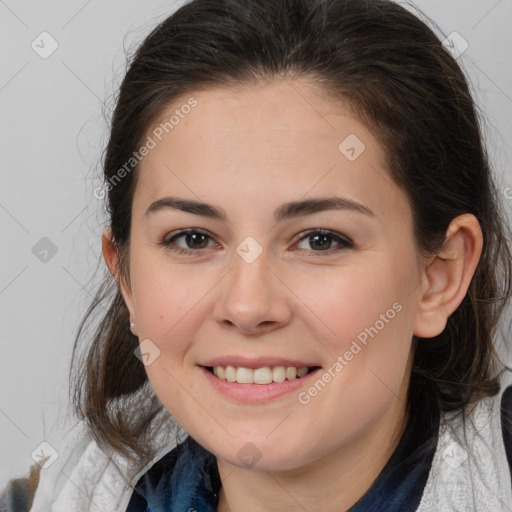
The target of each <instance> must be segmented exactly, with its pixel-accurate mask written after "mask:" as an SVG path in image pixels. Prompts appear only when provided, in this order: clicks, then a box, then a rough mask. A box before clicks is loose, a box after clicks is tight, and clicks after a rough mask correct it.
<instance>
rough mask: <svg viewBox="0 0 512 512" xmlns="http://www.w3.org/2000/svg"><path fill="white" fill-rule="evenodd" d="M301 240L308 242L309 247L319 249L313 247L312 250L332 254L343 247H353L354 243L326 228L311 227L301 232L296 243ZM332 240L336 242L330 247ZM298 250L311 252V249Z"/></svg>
mask: <svg viewBox="0 0 512 512" xmlns="http://www.w3.org/2000/svg"><path fill="white" fill-rule="evenodd" d="M303 241H305V242H306V243H307V244H309V245H310V247H316V248H317V249H319V250H315V249H313V250H312V252H317V253H318V252H320V253H324V254H332V253H333V252H338V251H341V250H343V249H353V248H355V244H354V243H353V242H352V241H350V240H349V239H348V238H345V237H343V236H341V235H340V234H338V233H336V232H334V231H329V230H328V229H311V230H309V231H306V233H303V234H302V237H301V238H300V239H299V244H296V245H300V243H303ZM333 241H334V242H335V243H336V244H337V246H335V247H332V244H333ZM294 250H295V249H294ZM298 250H299V251H303V250H306V251H310V252H311V249H298Z"/></svg>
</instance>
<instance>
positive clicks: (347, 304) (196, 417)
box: [103, 79, 482, 512]
mask: <svg viewBox="0 0 512 512" xmlns="http://www.w3.org/2000/svg"><path fill="white" fill-rule="evenodd" d="M190 96H193V97H194V98H195V99H196V100H197V102H198V104H197V106H196V107H195V108H194V109H192V111H191V112H190V113H189V114H188V115H187V116H185V117H184V118H183V119H181V120H180V122H179V124H178V125H176V126H175V127H174V129H173V130H172V131H171V132H169V134H168V135H167V136H166V137H165V138H163V140H162V141H161V142H159V143H158V144H157V146H156V147H155V148H154V149H152V150H151V152H150V153H149V154H148V155H147V156H146V157H145V158H144V160H143V161H142V163H141V167H140V169H139V170H140V176H139V182H138V185H137V188H136V191H135V194H134V200H133V215H132V227H131V246H130V267H129V282H128V281H127V282H125V281H124V280H123V279H120V277H121V275H120V273H119V266H118V254H117V252H116V248H115V246H114V245H113V243H112V238H111V232H110V230H109V229H107V230H105V232H104V234H103V254H104V257H105V261H106V262H107V265H108V266H109V269H110V271H111V272H112V273H113V275H114V276H115V277H116V278H117V279H118V282H119V285H120V286H121V290H122V293H123V297H124V299H125V303H126V305H127V307H128V309H129V312H130V321H131V322H133V323H134V324H135V326H134V327H133V332H134V333H135V334H136V335H137V336H138V337H139V339H140V340H141V341H142V340H145V339H148V338H149V339H150V340H151V341H152V343H154V344H155V345H156V346H157V347H158V349H159V350H160V355H159V356H158V357H157V358H156V359H155V360H154V362H152V363H151V364H150V365H148V366H146V367H145V368H146V371H147V374H148V378H149V380H150V383H151V385H152V387H153V389H154V391H155V393H156V394H157V396H158V397H159V399H160V400H161V402H162V403H163V405H164V406H165V407H166V408H167V409H168V410H169V411H170V413H171V414H172V415H173V416H174V418H175V419H176V420H177V421H178V423H179V424H180V425H181V426H182V427H183V428H185V430H186V431H187V432H189V434H190V435H191V436H192V437H193V438H195V439H196V440H197V441H198V442H199V443H200V444H201V445H203V446H204V447H205V448H206V449H208V450H209V451H211V452H212V453H213V454H215V456H216V457H217V464H218V469H219V474H220V476H221V479H222V491H221V495H220V501H219V505H218V509H217V510H218V511H221V512H225V511H232V512H241V511H244V512H256V511H274V510H276V511H277V510H279V511H281V510H291V511H295V510H297V511H299V510H300V511H303V510H309V511H313V510H322V511H333V512H334V511H336V512H339V511H340V510H347V509H348V508H349V507H350V506H352V505H353V504H354V503H355V502H357V500H358V499H359V498H360V497H361V496H362V495H363V494H364V493H365V492H366V491H367V490H368V489H369V487H370V486H371V484H372V483H373V481H374V480H375V478H376V477H377V476H378V474H379V472H380V471H381V470H382V468H383V467H384V465H385V464H386V462H387V460H388V459H389V457H390V456H391V454H392V452H393V450H394V449H395V448H396V445H397V443H398V441H399V438H400V435H401V434H402V432H403V428H404V425H405V421H406V408H405V404H406V394H407V387H408V382H409V375H410V365H411V360H412V351H411V347H412V345H411V344H412V336H413V334H414V335H417V336H419V337H422V338H429V337H432V336H436V335H437V334H439V333H440V332H442V331H443V329H444V327H445V325H446V320H447V318H448V316H449V315H450V314H451V313H452V312H453V311H454V310H455V309H456V308H457V307H458V305H459V304H460V303H461V301H462V299H463V298H464V296H465V294H466V291H467V288H468V286H469V283H470V280H471V277H472V275H473V273H474V271H475V268H476V265H477V263H478V259H479V257H480V253H481V249H482V233H481V230H480V227H479V224H478V221H477V220H476V218H475V217H474V216H472V215H469V214H465V215H461V216H460V217H457V218H456V219H454V220H453V222H452V223H451V224H450V226H449V228H448V236H447V242H446V244H445V246H444V247H443V249H442V251H440V252H439V253H438V254H437V255H431V256H429V257H426V256H421V255H420V254H419V252H418V249H417V247H416V245H415V243H414V240H413V236H412V233H413V231H412V213H411V209H410V206H409V202H408V198H407V196H406V195H405V194H404V192H403V191H402V190H401V189H399V188H398V187H397V186H396V185H395V184H394V182H393V181H392V179H391V177H390V175H389V173H388V171H387V170H386V162H385V157H384V153H383V148H382V147H381V145H380V144H379V142H378V140H377V138H376V137H375V135H374V134H372V133H371V132H370V131H369V130H368V128H366V127H365V126H364V125H363V124H362V123H361V122H360V121H359V120H358V119H357V117H356V116H355V115H354V114H353V112H351V111H350V110H349V109H348V107H347V106H346V105H343V104H342V103H340V102H337V101H334V100H333V99H332V98H331V97H329V96H328V95H327V94H326V93H325V92H324V91H323V90H322V89H320V88H319V87H318V86H315V85H314V84H313V83H312V82H308V81H306V80H305V79H301V80H295V81H293V82H291V81H285V80H276V81H272V82H268V83H265V84H263V83H260V84H258V85H244V86H241V87H238V88H236V89H227V88H225V87H217V88H210V89H207V90H202V91H198V92H197V93H194V94H191V95H190ZM188 98H189V96H187V97H184V98H182V99H181V100H180V101H175V102H174V103H173V105H172V106H169V108H168V109H167V110H166V111H165V112H163V113H162V119H168V118H169V117H170V115H172V112H173V111H174V110H175V109H176V108H179V106H180V105H183V104H184V103H185V102H186V101H187V99H188ZM155 126H156V124H155ZM150 133H151V132H148V134H150ZM350 134H355V135H357V137H358V138H359V139H360V140H361V141H363V143H364V144H365V146H366V149H365V150H364V152H363V153H362V154H361V155H360V156H359V157H358V158H357V159H356V160H355V161H349V160H348V159H347V158H346V157H345V155H344V154H342V153H341V152H340V151H339V149H338V146H339V144H340V143H341V142H342V141H343V140H344V139H345V138H346V137H347V136H348V135H350ZM334 194H335V195H337V196H342V197H345V198H349V199H352V200H354V201H357V202H359V203H361V204H363V205H365V206H367V207H368V208H370V209H371V210H372V211H373V213H374V215H373V216H369V215H365V214H362V213H359V212H355V211H342V210H326V211H321V212H317V213H313V214H311V213H310V214H307V215H305V216H300V217H295V218H291V219H287V220H284V221H282V222H279V223H276V222H275V220H274V217H273V212H274V210H275V209H276V208H278V207H279V206H280V205H281V204H282V203H285V202H288V201H297V200H300V199H305V198H307V199H311V198H320V197H329V196H332V195H334ZM163 196H178V197H181V198H186V199H193V200H200V201H203V202H207V203H210V204H213V205H215V206H217V207H221V208H223V209H224V210H225V211H226V214H227V219H226V220H225V221H220V220H215V219H210V218H207V217H204V216H199V215H195V214H192V213H188V212H183V211H179V210H173V209H167V210H163V211H160V212H158V213H156V214H154V215H152V216H150V217H149V218H145V217H144V212H145V211H146V209H147V208H148V207H149V205H150V204H151V203H152V202H153V201H155V200H157V199H159V198H161V197H163ZM185 228H198V229H201V230H203V231H206V232H207V233H208V235H209V237H210V238H206V239H205V240H204V239H201V238H200V239H199V241H195V242H194V241H191V242H190V240H189V244H188V245H187V240H186V238H185V237H181V238H179V239H177V240H175V246H179V247H182V248H188V249H189V250H192V251H195V252H194V254H192V255H180V254H176V253H175V252H172V251H171V250H170V248H169V247H167V248H165V247H163V246H161V245H159V242H161V241H162V240H164V239H166V238H167V239H169V238H171V237H170V236H169V235H170V234H173V233H176V232H177V231H178V230H181V229H185ZM313 228H318V229H320V228H323V229H328V230H331V231H333V232H335V233H337V234H339V235H340V236H342V237H348V238H349V239H350V240H352V241H353V242H354V243H355V244H356V246H355V248H347V247H344V246H342V245H340V244H339V243H338V242H337V241H336V240H335V239H332V238H328V239H327V241H326V244H325V246H323V245H322V244H323V243H324V240H323V239H322V240H320V242H317V243H316V244H315V241H314V240H311V239H308V236H306V237H305V238H304V235H303V233H304V232H305V231H306V230H308V229H313ZM248 236H251V237H253V238H254V239H255V240H256V241H257V242H258V244H259V245H260V246H261V248H262V249H263V252H262V254H261V255H260V256H259V257H258V258H257V259H256V260H255V261H254V262H252V263H247V262H246V261H245V260H244V259H243V258H242V257H240V256H239V255H238V253H237V252H236V248H237V247H238V246H239V244H240V243H241V242H242V241H243V240H244V239H245V238H246V237H248ZM329 242H330V244H329ZM194 243H195V245H194ZM203 247H204V248H203ZM324 247H325V248H324ZM333 248H334V249H333ZM397 302H398V303H399V304H400V305H401V306H402V309H401V311H400V312H398V313H397V314H396V315H395V316H394V318H393V319H392V320H389V322H387V323H385V326H384V328H382V329H381V330H379V332H378V334H377V335H375V336H374V337H373V338H369V341H368V343H367V345H366V346H364V347H363V349H362V350H361V351H360V352H359V353H358V354H357V355H355V356H354V358H353V359H352V360H351V361H350V362H348V364H347V365H346V366H345V367H344V368H343V370H342V371H340V372H339V373H337V374H336V377H335V378H333V379H332V380H331V381H330V382H329V383H328V385H326V386H325V388H324V389H323V390H322V391H321V392H320V393H318V394H317V396H315V397H313V398H312V399H311V401H310V402H309V403H308V404H306V405H303V404H301V403H299V401H298V399H297V393H296V392H292V393H288V394H286V395H284V396H282V397H279V398H276V399H274V400H271V401H268V402H267V403H263V404H247V403H246V404H240V403H238V402H235V401H233V400H231V399H229V398H226V397H224V396H222V395H220V394H218V392H216V391H215V390H214V389H213V388H212V387H211V386H210V385H209V384H208V383H207V381H206V379H205V378H204V377H203V375H202V374H201V372H200V370H199V367H198V366H197V365H198V364H199V363H201V362H204V361H206V360H208V359H210V358H213V357H217V356H221V355H226V354H242V355H246V356H254V357H256V356H281V357H289V358H296V359H299V360H305V361H315V362H316V363H317V364H318V365H319V366H322V367H323V369H327V368H329V367H331V366H332V365H333V363H334V361H335V359H336V357H337V356H338V355H343V354H344V353H345V352H346V351H347V350H348V349H349V348H350V346H351V343H352V342H353V340H355V339H356V338H357V335H358V334H360V333H361V332H362V331H364V329H365V328H368V327H370V326H374V325H375V323H376V321H377V320H379V318H381V317H380V315H381V314H383V313H385V312H386V311H387V310H389V309H390V308H392V305H393V304H394V303H397ZM423 342H425V343H427V342H428V341H423ZM306 390H307V389H306ZM248 442H251V443H252V444H253V445H255V446H256V447H257V450H258V451H259V453H260V455H261V458H260V459H259V460H258V462H257V463H256V464H255V465H254V466H252V467H248V466H246V465H244V464H243V463H242V462H241V460H240V459H239V458H238V456H237V453H238V451H239V450H240V449H241V448H242V447H244V445H246V443H248Z"/></svg>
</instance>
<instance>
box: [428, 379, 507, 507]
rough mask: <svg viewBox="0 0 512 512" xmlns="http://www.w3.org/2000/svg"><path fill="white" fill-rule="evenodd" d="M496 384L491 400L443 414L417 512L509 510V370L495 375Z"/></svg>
mask: <svg viewBox="0 0 512 512" xmlns="http://www.w3.org/2000/svg"><path fill="white" fill-rule="evenodd" d="M500 384H501V386H500V390H499V392H498V393H497V394H496V395H494V396H489V397H486V398H483V399H481V400H479V401H478V402H477V403H476V404H475V405H474V406H472V407H470V408H467V409H465V410H460V411H456V412H452V413H444V414H443V416H442V421H441V425H440V428H439V436H438V444H437V448H436V453H435V455H434V461H433V464H432V467H431V470H430V474H429V478H428V481H427V485H426V487H425V491H424V493H423V497H422V501H421V503H420V507H419V508H418V512H427V511H428V512H433V511H438V510H443V511H446V512H449V511H457V510H479V511H480V510H481V511H489V512H492V511H494V510H504V508H503V507H504V506H505V508H507V509H508V508H510V509H511V510H512V476H511V471H510V467H511V457H510V455H511V454H510V449H509V450H508V453H507V439H509V440H510V437H509V436H510V433H511V430H510V429H509V428H508V427H509V425H510V423H509V422H508V419H510V417H511V412H512V411H511V408H510V405H511V402H510V396H511V393H512V390H511V386H512V371H510V370H508V369H506V370H503V371H502V372H501V374H500ZM504 426H505V427H507V428H504Z"/></svg>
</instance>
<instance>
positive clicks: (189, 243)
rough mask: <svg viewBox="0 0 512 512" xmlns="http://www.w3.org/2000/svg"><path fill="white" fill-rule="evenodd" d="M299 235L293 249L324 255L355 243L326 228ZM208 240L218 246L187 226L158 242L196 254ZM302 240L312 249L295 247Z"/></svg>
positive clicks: (203, 247) (210, 239) (180, 252)
mask: <svg viewBox="0 0 512 512" xmlns="http://www.w3.org/2000/svg"><path fill="white" fill-rule="evenodd" d="M301 235H302V236H301V238H299V240H298V242H297V243H296V244H295V245H294V248H293V249H292V250H293V251H297V250H298V251H306V252H316V253H321V254H322V255H325V254H332V253H334V252H338V251H341V250H343V249H354V248H355V244H354V243H353V242H352V241H350V240H349V239H348V238H346V237H344V236H341V235H340V234H339V233H336V232H334V231H330V230H328V229H310V230H309V231H306V232H305V233H301ZM180 239H183V243H184V244H185V247H183V246H180V245H179V244H178V243H177V241H178V240H180ZM209 242H212V243H213V246H215V245H217V246H218V244H215V242H214V240H213V239H212V238H211V237H210V235H208V234H207V233H206V232H204V231H202V230H199V229H194V228H189V229H184V230H181V231H179V232H177V233H175V234H174V235H172V236H170V237H167V238H165V239H164V240H162V241H161V242H160V245H162V246H164V247H165V248H167V249H168V250H170V251H172V252H174V253H176V254H184V255H197V254H198V253H199V252H200V251H201V250H202V249H208V248H211V247H212V245H208V244H209ZM304 242H306V243H307V244H309V245H310V247H313V248H314V249H303V248H298V249H297V246H298V245H300V244H301V243H304ZM333 242H334V243H335V244H337V245H335V246H334V247H333V246H332V245H333ZM315 248H316V249H315Z"/></svg>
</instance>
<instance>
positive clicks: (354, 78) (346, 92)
mask: <svg viewBox="0 0 512 512" xmlns="http://www.w3.org/2000/svg"><path fill="white" fill-rule="evenodd" d="M296 77H307V78H312V79H313V80H315V81H316V82H317V83H318V84H319V85H321V86H323V87H324V88H325V90H326V91H329V92H330V93H332V94H333V97H336V98H339V99H342V100H344V101H348V102H349V104H350V105H351V107H352V108H353V109H354V111H355V112H356V113H357V114H358V115H359V116H360V118H361V119H362V120H363V121H364V122H365V124H366V125H367V126H368V127H370V128H371V129H372V131H373V132H374V133H375V134H376V135H377V137H378V139H379V141H380V142H381V144H382V147H383V148H385V150H386V157H387V164H388V168H389V172H390V175H391V177H392V179H394V181H395V182H396V183H397V184H398V185H399V186H400V187H402V189H403V190H405V191H406V193H407V196H408V198H409V200H410V203H411V206H412V210H413V221H414V236H415V239H416V242H417V246H418V248H419V250H420V251H422V252H424V253H427V254H428V253H434V252H436V251H437V250H438V249H439V248H440V247H441V246H442V244H443V241H444V236H445V232H446V229H447V227H448V225H449V223H450V221H451V220H452V219H454V218H455V217H456V216H458V215H460V214H463V213H471V214H474V215H475V216H476V218H477V219H478V221H479V222H480V225H481V228H482V231H483V237H484V247H483V252H482V255H481V259H480V262H479V264H478V267H477V269H476V271H475V274H474V276H473V279H472V281H471V283H470V286H469V290H468V293H467V294H466V296H465V298H464V300H463V301H462V303H461V304H460V306H459V308H458V309H457V310H456V311H455V312H454V313H453V314H452V315H451V316H450V317H449V319H448V323H447V326H446V329H445V330H444V331H443V332H442V333H441V334H440V335H439V336H436V337H435V338H432V339H428V340H421V339H416V338H415V339H414V340H413V341H414V343H413V347H414V349H415V355H414V367H413V371H412V375H411V381H410V388H409V399H408V410H409V413H410V417H411V420H413V421H414V418H415V417H416V415H417V412H418V407H423V408H425V407H432V408H433V410H434V408H438V410H440V411H450V410H457V409H460V408H463V407H465V406H466V405H468V404H470V403H472V402H474V401H476V400H478V399H479V398H482V397H484V396H492V395H493V394H495V393H496V392H497V391H498V389H499V383H498V379H497V372H498V358H497V355H496V353H495V350H494V346H493V338H494V337H495V334H496V331H497V326H498V322H499V319H500V316H501V313H502V310H503V309H504V307H505V305H506V303H507V301H508V299H509V297H510V286H511V265H512V262H511V251H510V246H509V242H508V240H507V237H508V235H509V231H508V227H507V226H506V223H505V216H504V214H503V211H502V205H501V202H500V201H501V200H500V194H499V192H498V190H497V187H496V185H495V183H494V181H493V177H492V175H491V171H490V168H489V164H488V158H487V155H486V151H485V148H484V146H483V141H482V134H481V128H480V125H479V118H478V115H477V112H476V108H475V105H474V102H473V100H472V97H471V94H470V92H469V88H468V84H467V81H466V78H465V76H464V73H463V71H462V70H461V68H460V67H459V65H458V63H457V62H456V60H455V59H454V58H453V57H452V56H451V55H450V53H448V52H447V51H446V50H445V49H444V47H443V45H442V44H441V42H440V40H439V39H438V37H436V35H435V33H434V32H433V30H432V29H430V28H429V27H428V26H427V24H426V23H425V22H423V21H421V20H420V18H419V17H417V16H416V15H414V14H412V13H410V12H409V11H408V10H406V9H405V8H403V7H402V6H400V5H398V4H397V3H395V2H393V1H389V0H258V1H255V0H193V1H191V2H189V3H187V4H185V5H183V6H182V7H181V8H179V9H178V10H177V11H176V12H175V13H174V14H172V15H171V16H170V17H168V18H167V19H165V20H164V21H163V22H162V23H160V24H159V25H158V26H157V27H156V28H154V30H153V31H152V32H151V33H150V34H149V36H148V37H147V38H146V39H145V40H144V42H143V43H142V45H141V46H140V47H139V48H138V50H137V51H136V53H135V54H134V56H133V58H132V60H131V63H130V65H129V68H128V71H127V73H126V76H125V78H124V80H123V82H122V85H121V88H120V91H119V95H118V98H117V102H116V106H115V110H114V114H113V118H112V121H111V127H110V140H109V141H108V145H107V147H106V152H105V156H104V165H103V168H104V179H105V184H106V187H107V190H108V198H107V199H108V202H107V208H108V214H109V221H110V226H111V228H112V233H113V238H114V242H115V245H116V247H117V249H118V252H119V257H120V278H121V279H124V280H125V282H128V280H129V279H128V278H129V260H128V255H129V244H130V224H131V223H130V219H131V208H132V198H133V193H134V190H135V187H136V184H137V176H138V173H137V167H135V168H134V169H133V171H131V172H129V173H127V174H126V176H125V177H123V178H122V179H121V180H118V182H115V183H114V181H113V177H114V175H116V173H117V172H118V170H119V169H120V168H122V167H123V165H124V164H125V163H126V162H127V161H129V159H130V157H131V156H132V154H133V153H134V151H137V149H138V148H139V147H140V146H141V145H142V143H143V141H144V140H145V138H146V137H147V132H148V130H149V129H150V127H151V125H152V123H154V122H155V120H156V119H157V118H158V116H159V115H161V113H162V111H163V109H164V108H166V107H168V106H169V104H170V103H171V102H173V100H175V99H176V98H178V97H179V96H182V95H184V94H191V93H192V92H193V91H197V90H199V89H201V88H207V87H210V86H214V85H215V86H219V85H221V86H228V85H236V84H244V83H248V82H254V83H258V81H259V80H266V79H273V78H296ZM105 301H106V302H107V305H106V307H107V308H108V309H107V311H106V313H105V312H104V310H100V311H101V313H102V315H103V316H102V318H101V321H100V322H99V325H98V326H97V329H96V331H95V333H94V335H93V337H92V343H90V344H87V345H86V351H85V352H83V353H80V351H79V340H80V339H81V337H82V335H83V334H84V333H85V325H86V322H87V321H89V320H90V319H91V318H92V313H93V312H94V311H95V310H96V309H99V306H100V305H103V304H104V303H105ZM137 346H138V340H137V338H136V337H135V336H134V335H133V334H132V333H131V332H130V329H129V315H128V311H127V308H126V307H125V304H124V302H123V299H122V296H121V294H120V291H119V286H118V283H117V282H116V281H115V280H114V279H113V277H112V276H111V275H110V274H109V273H108V272H107V273H106V275H105V280H104V282H103V284H102V285H101V287H100V289H99V290H98V292H97V294H96V297H95V299H94V301H93V303H92V304H91V305H90V307H89V309H88V311H87V313H86V314H85V317H84V319H83V320H82V322H81V324H80V327H79V330H78V334H77V338H76V341H75V347H74V351H73V366H72V368H73V369H72V372H71V377H70V378H71V384H72V390H73V391H72V393H73V400H74V405H75V408H76V412H77V414H78V416H79V417H80V418H82V419H85V420H86V421H87V422H88V424H89V425H90V428H91V430H92V432H93V434H94V436H95V438H96V440H97V442H98V443H100V444H101V445H103V446H109V447H110V448H114V449H115V450H118V451H120V452H122V453H123V454H124V455H127V456H129V457H130V456H131V457H134V458H135V457H138V458H139V460H140V458H141V457H142V460H147V458H148V457H150V456H151V455H152V453H151V450H150V448H149V447H150V443H149V442H148V432H149V430H148V429H149V427H150V425H151V424H152V422H153V421H154V420H155V418H156V417H157V416H158V413H159V411H160V410H161V409H162V405H161V403H160V402H159V400H158V399H157V397H156V396H155V394H154V393H153V392H152V390H151V388H150V386H149V383H148V380H147V376H146V372H145V370H144V366H143V365H142V363H141V362H140V361H139V359H137V358H136V357H135V356H134V349H135V348H136V347H137Z"/></svg>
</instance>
